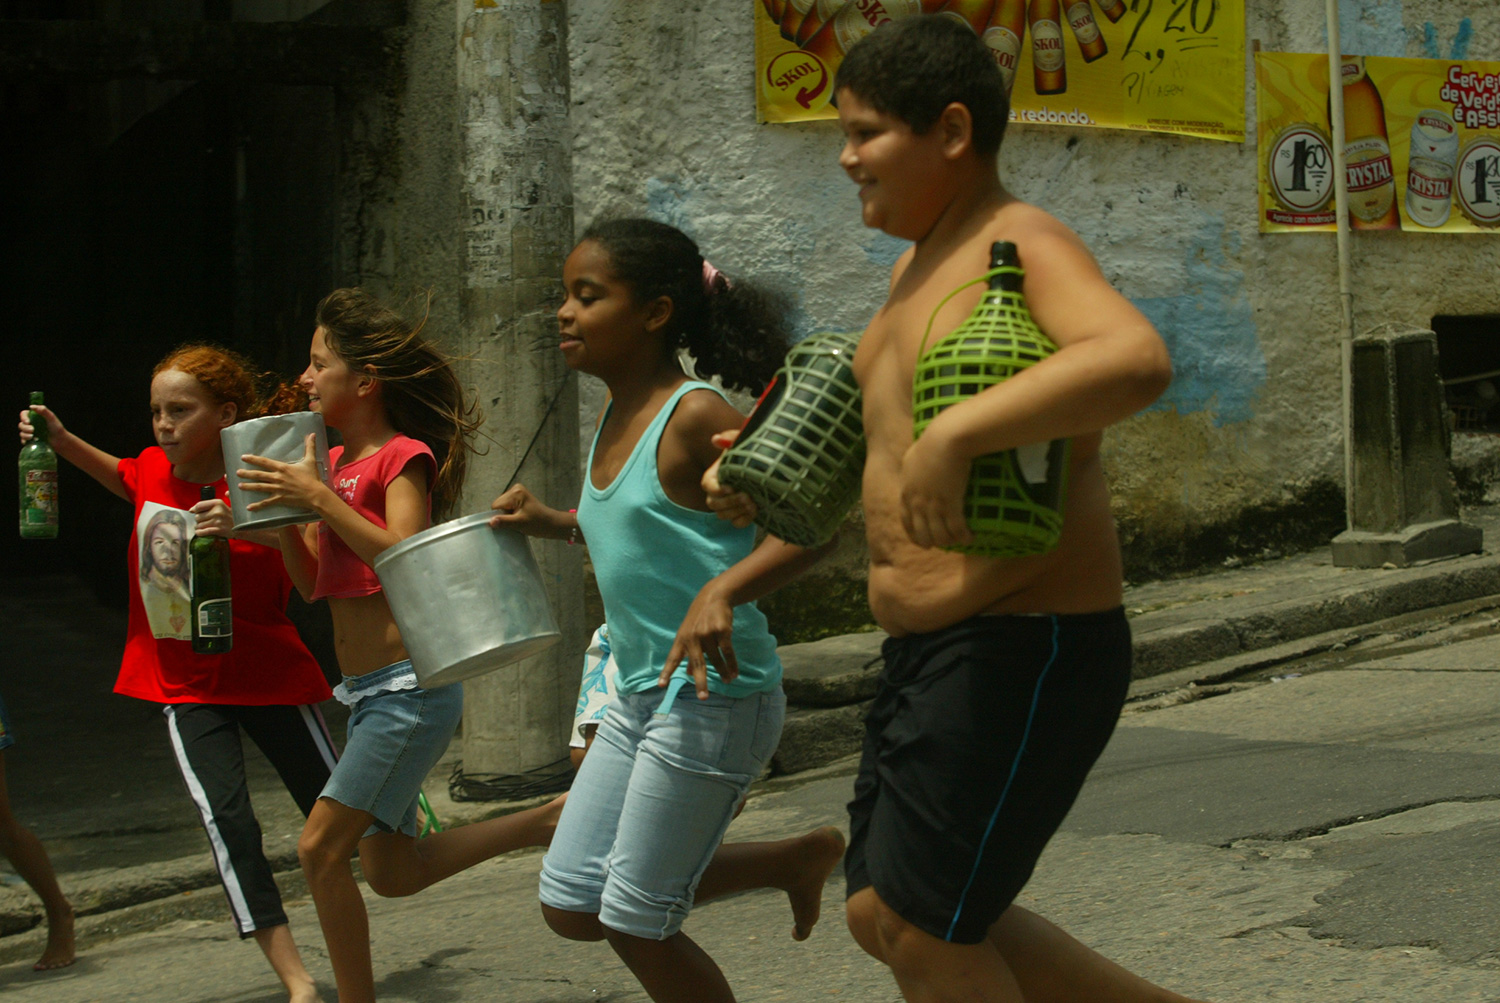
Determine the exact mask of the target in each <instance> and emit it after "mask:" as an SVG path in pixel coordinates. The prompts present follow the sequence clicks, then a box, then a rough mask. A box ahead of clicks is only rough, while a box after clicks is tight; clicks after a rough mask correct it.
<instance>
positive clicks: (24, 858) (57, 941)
mask: <svg viewBox="0 0 1500 1003" xmlns="http://www.w3.org/2000/svg"><path fill="white" fill-rule="evenodd" d="M0 852H3V853H4V854H5V857H6V859H8V860H9V861H10V862H11V866H12V867H14V868H15V869H16V873H17V874H19V875H20V876H21V880H23V881H25V882H26V883H27V884H28V885H30V886H31V890H32V891H34V892H36V894H37V897H38V898H40V899H41V900H42V908H43V909H44V910H46V913H47V946H46V947H45V948H43V949H42V956H41V957H40V958H38V959H37V961H36V963H35V964H34V965H32V966H31V967H32V968H34V969H36V970H37V971H39V972H41V971H47V970H48V969H52V968H65V967H66V966H68V965H71V964H72V963H73V958H74V953H73V951H74V942H73V906H72V905H71V904H70V903H69V902H68V899H67V897H66V896H65V895H63V893H62V889H61V888H59V887H58V884H57V874H56V873H55V872H54V871H53V870H52V861H51V860H49V859H48V858H47V850H46V848H44V847H43V846H42V842H41V840H39V839H37V838H36V836H35V835H34V834H33V833H32V831H31V830H30V829H27V828H26V827H25V826H23V825H21V823H20V822H18V821H16V818H15V816H14V815H12V814H11V813H10V791H9V789H8V788H7V787H6V783H5V753H4V752H0Z"/></svg>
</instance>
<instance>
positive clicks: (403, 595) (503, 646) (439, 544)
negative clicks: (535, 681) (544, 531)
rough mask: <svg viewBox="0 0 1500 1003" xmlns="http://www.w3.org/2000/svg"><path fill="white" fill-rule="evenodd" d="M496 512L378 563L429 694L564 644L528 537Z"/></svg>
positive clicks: (403, 545) (428, 535) (401, 547)
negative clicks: (497, 523)
mask: <svg viewBox="0 0 1500 1003" xmlns="http://www.w3.org/2000/svg"><path fill="white" fill-rule="evenodd" d="M493 515H494V513H493V512H480V513H477V514H475V515H470V516H465V517H464V518H462V519H455V520H453V521H452V522H445V523H443V524H442V525H439V526H434V527H432V528H431V529H427V530H423V531H422V532H420V533H418V534H416V535H415V536H411V537H407V538H406V539H405V540H402V541H401V542H400V543H398V544H396V545H395V546H394V547H391V548H390V549H388V550H386V551H384V552H383V553H381V555H380V556H379V557H377V558H375V565H374V567H375V574H376V575H378V576H379V577H380V584H381V586H382V587H383V588H384V589H385V598H386V601H387V602H389V603H390V607H391V614H392V615H393V616H395V618H396V626H397V627H399V628H401V640H402V642H403V643H404V644H405V645H406V652H407V654H408V655H410V656H411V664H412V668H413V669H415V670H416V673H417V680H418V681H419V682H421V684H422V685H423V686H425V687H428V688H432V687H435V686H446V685H447V684H449V683H456V682H458V681H459V680H460V679H467V678H468V677H470V676H477V675H479V674H480V673H482V672H490V671H493V670H494V669H498V668H500V667H501V666H505V665H509V664H511V663H512V662H519V661H520V660H521V659H523V658H527V657H529V656H531V655H534V654H536V653H537V652H539V651H541V650H543V649H544V648H550V647H551V646H552V645H554V644H556V643H557V642H558V640H559V638H560V637H561V634H560V633H559V632H558V629H557V621H556V620H554V619H553V618H552V609H551V607H550V606H548V605H547V593H546V590H545V589H544V588H543V587H542V573H541V570H540V569H539V568H538V567H537V563H536V558H534V557H533V556H532V555H531V545H530V544H529V543H528V542H527V540H526V537H524V536H522V535H521V534H520V533H517V532H516V531H515V530H511V529H491V528H490V525H489V521H490V517H491V516H493Z"/></svg>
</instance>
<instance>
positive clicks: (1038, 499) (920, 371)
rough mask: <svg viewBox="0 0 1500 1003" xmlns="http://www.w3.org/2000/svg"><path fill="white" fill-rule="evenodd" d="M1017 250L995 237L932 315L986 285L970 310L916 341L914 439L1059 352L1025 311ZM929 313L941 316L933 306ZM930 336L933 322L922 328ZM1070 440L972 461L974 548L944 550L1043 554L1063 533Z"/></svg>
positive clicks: (967, 501) (969, 491)
mask: <svg viewBox="0 0 1500 1003" xmlns="http://www.w3.org/2000/svg"><path fill="white" fill-rule="evenodd" d="M1025 276H1026V273H1025V271H1023V270H1022V268H1021V260H1020V257H1019V256H1018V255H1017V253H1016V245H1015V244H1012V243H1010V242H1009V241H999V242H997V243H996V244H995V245H994V246H993V247H992V248H991V249H990V270H989V271H988V272H986V273H985V274H984V275H983V276H982V277H981V278H978V279H975V280H974V281H973V282H967V283H965V284H964V285H962V286H960V287H959V288H958V289H955V290H954V291H953V292H952V293H949V294H948V296H947V298H945V299H944V300H943V302H942V303H939V304H938V309H939V310H940V309H942V307H943V304H944V303H947V302H948V300H949V299H952V298H953V297H954V296H956V295H958V293H959V292H961V291H962V290H964V289H967V288H968V287H969V286H972V285H975V284H976V283H979V282H988V284H989V289H988V290H986V291H985V294H984V296H983V297H981V298H980V300H979V305H978V306H976V307H975V308H974V312H973V313H971V314H969V316H968V318H967V319H965V320H964V322H963V323H962V324H960V325H958V327H956V328H954V329H953V332H952V333H951V334H949V335H948V336H947V337H945V338H943V339H942V340H940V341H939V342H938V343H937V344H935V345H933V346H932V347H931V348H928V347H927V338H926V337H923V339H922V351H921V352H920V353H919V355H918V357H917V370H916V378H915V380H914V381H913V386H912V418H913V419H914V422H915V425H914V432H915V438H920V437H921V435H922V432H923V430H925V429H926V428H927V426H928V425H929V424H930V423H931V422H932V419H933V418H935V417H937V415H938V414H939V413H940V412H942V410H943V409H944V408H946V407H949V406H950V405H953V404H957V403H959V402H961V401H964V400H967V399H969V398H970V397H974V396H976V395H978V394H979V393H981V392H983V391H984V390H986V389H988V388H989V387H992V386H994V385H995V384H997V383H1001V382H1003V381H1005V380H1008V379H1010V378H1011V377H1012V376H1014V375H1015V374H1016V373H1018V372H1020V371H1021V370H1023V369H1026V368H1027V367H1029V366H1034V365H1036V364H1037V363H1038V362H1040V361H1042V360H1043V359H1045V358H1046V357H1047V356H1049V355H1051V354H1052V353H1053V352H1056V351H1057V346H1056V345H1055V344H1053V343H1052V340H1051V339H1050V338H1048V337H1047V336H1046V335H1045V334H1043V333H1042V331H1041V329H1040V328H1038V327H1037V326H1036V321H1034V320H1032V319H1031V311H1030V310H1028V309H1026V299H1025V297H1024V296H1022V295H1021V283H1022V280H1023V279H1024V278H1025ZM932 313H933V316H934V317H936V316H937V310H934V311H933V312H932ZM927 334H928V335H929V336H930V335H931V334H932V321H931V320H929V321H928V322H927ZM1069 446H1070V441H1069V440H1067V439H1054V440H1053V441H1051V442H1040V443H1035V444H1031V445H1026V446H1020V447H1018V448H1016V449H1007V450H1004V451H1002V452H999V453H990V454H989V455H987V456H981V457H979V458H978V459H976V460H975V461H974V464H973V467H972V469H971V470H970V472H969V483H968V486H967V488H966V489H965V491H964V520H965V521H966V522H967V523H968V525H969V529H970V530H971V531H972V532H973V534H974V539H973V542H971V543H968V544H965V545H963V546H958V547H953V548H950V549H953V550H957V551H960V552H962V553H965V554H977V555H980V556H983V557H1025V556H1028V555H1032V554H1045V553H1046V552H1047V551H1049V550H1051V549H1053V548H1054V547H1056V546H1057V541H1058V539H1059V538H1060V537H1061V536H1062V523H1063V517H1062V512H1063V503H1064V500H1065V497H1066V492H1067V486H1068V454H1069Z"/></svg>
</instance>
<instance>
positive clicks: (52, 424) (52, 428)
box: [17, 404, 67, 446]
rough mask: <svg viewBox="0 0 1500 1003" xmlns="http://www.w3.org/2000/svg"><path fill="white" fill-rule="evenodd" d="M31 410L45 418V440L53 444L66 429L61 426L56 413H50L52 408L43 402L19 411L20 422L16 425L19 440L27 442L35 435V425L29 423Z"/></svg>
mask: <svg viewBox="0 0 1500 1003" xmlns="http://www.w3.org/2000/svg"><path fill="white" fill-rule="evenodd" d="M32 412H35V413H36V414H39V415H41V416H42V417H43V418H44V419H46V421H47V440H48V441H49V442H51V443H53V444H54V446H55V445H56V443H57V440H58V439H60V438H62V437H63V435H64V434H66V432H67V429H65V428H63V423H62V422H61V421H60V420H59V419H58V417H57V415H55V414H53V413H52V409H51V408H49V407H47V405H45V404H38V405H36V406H35V407H30V408H26V409H25V410H23V411H22V412H21V422H20V424H19V426H17V427H18V428H19V430H20V433H21V442H22V443H23V444H24V443H28V442H30V441H31V440H32V439H34V438H35V437H36V426H35V425H33V424H32V423H31V415H32Z"/></svg>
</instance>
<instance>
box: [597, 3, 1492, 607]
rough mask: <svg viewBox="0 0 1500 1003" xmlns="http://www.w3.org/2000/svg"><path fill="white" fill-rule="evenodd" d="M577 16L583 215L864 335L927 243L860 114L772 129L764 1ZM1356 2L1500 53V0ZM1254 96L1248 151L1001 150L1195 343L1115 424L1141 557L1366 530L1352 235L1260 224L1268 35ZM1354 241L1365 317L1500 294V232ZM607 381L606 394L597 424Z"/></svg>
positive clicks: (1370, 21)
mask: <svg viewBox="0 0 1500 1003" xmlns="http://www.w3.org/2000/svg"><path fill="white" fill-rule="evenodd" d="M1248 6H1249V8H1250V10H1249V13H1248V18H1247V39H1258V40H1260V42H1261V44H1262V46H1263V47H1264V48H1266V49H1272V50H1285V51H1302V52H1318V51H1324V49H1325V44H1326V43H1325V32H1324V21H1323V5H1322V4H1320V3H1309V2H1306V0H1250V2H1249V4H1248ZM569 9H570V16H571V23H572V40H571V51H572V62H573V66H572V80H573V108H574V121H573V129H574V136H575V140H574V158H575V177H576V183H575V188H576V205H577V208H578V219H579V224H580V226H582V225H584V224H586V223H587V221H588V220H590V219H591V218H593V217H594V216H595V215H596V214H597V213H599V212H601V211H606V210H612V209H626V210H631V211H637V212H646V213H649V214H650V215H652V216H655V217H657V218H660V219H663V220H666V221H668V222H671V223H674V224H676V225H678V226H680V227H682V228H683V229H684V230H686V231H687V232H688V233H690V234H691V235H693V236H694V237H695V238H696V239H697V240H698V241H699V243H700V244H701V246H702V247H703V249H704V251H705V253H706V254H707V255H708V256H709V257H710V258H711V259H713V261H714V263H715V264H717V265H719V266H720V267H722V268H725V269H727V270H728V271H730V272H731V274H742V275H746V274H748V275H755V276H761V277H764V278H767V279H770V280H773V281H776V282H779V283H780V284H782V285H783V286H785V287H786V288H788V289H789V290H791V291H792V292H793V293H794V295H795V296H796V300H797V303H798V308H799V314H798V326H799V327H800V328H801V330H802V331H804V332H810V331H814V330H822V329H828V328H840V329H859V328H861V327H862V326H863V323H864V321H865V320H866V318H868V316H869V315H870V314H871V312H872V311H873V310H874V309H875V307H876V306H877V305H878V304H879V303H880V301H881V299H882V297H883V295H884V288H885V283H886V281H887V276H888V270H889V267H890V265H891V263H892V261H893V260H894V259H895V257H896V256H897V254H898V253H899V252H900V251H901V250H902V248H903V246H904V245H903V244H902V243H901V242H899V241H896V240H894V239H892V238H889V237H886V236H884V235H883V234H880V233H878V232H875V231H870V230H866V229H864V228H863V227H862V226H861V224H860V221H859V211H858V202H857V199H856V196H855V191H854V188H853V186H852V185H851V184H850V183H849V182H848V181H847V179H846V178H845V177H844V176H843V173H842V172H841V171H840V169H839V168H838V166H837V163H836V156H837V152H838V148H839V146H840V143H841V138H840V134H839V131H838V128H837V125H836V123H827V122H824V123H804V124H796V125H758V124H757V123H756V122H755V101H754V90H753V49H754V43H753V38H752V31H751V18H750V11H751V4H750V2H749V0H698V2H691V3H681V4H642V3H633V2H628V0H573V2H571V3H570V4H569ZM1341 20H1342V25H1343V28H1342V31H1343V39H1344V42H1345V46H1344V47H1345V51H1348V52H1361V53H1366V54H1377V55H1406V56H1415V57H1423V56H1434V57H1435V56H1443V57H1448V56H1450V55H1454V56H1465V57H1467V58H1471V59H1500V6H1496V5H1494V4H1487V3H1478V2H1473V3H1454V2H1446V0H1405V2H1402V0H1343V3H1342V19H1341ZM1245 96H1246V102H1247V108H1248V112H1249V120H1250V121H1249V128H1250V131H1249V135H1247V137H1246V140H1245V142H1244V143H1243V144H1231V143H1220V142H1208V141H1203V140H1194V139H1185V138H1176V137H1172V136H1164V135H1152V134H1134V133H1126V132H1118V131H1108V130H1100V129H1076V128H1067V127H1053V126H1013V127H1012V130H1011V131H1010V133H1009V134H1008V135H1007V138H1006V141H1005V148H1004V150H1003V151H1002V153H1001V173H1002V177H1003V178H1004V179H1005V181H1006V183H1007V184H1008V185H1009V186H1010V187H1011V189H1012V190H1013V191H1014V192H1015V193H1016V194H1017V195H1019V196H1020V197H1021V198H1024V199H1026V200H1028V201H1032V202H1035V203H1038V204H1040V205H1042V206H1043V207H1045V208H1047V209H1048V210H1050V211H1051V212H1053V213H1054V214H1056V215H1057V216H1059V217H1060V218H1061V219H1062V220H1063V221H1065V222H1066V223H1068V224H1069V225H1070V226H1072V227H1073V228H1074V229H1076V230H1077V231H1078V232H1079V233H1080V234H1081V235H1082V236H1083V238H1084V239H1085V240H1086V241H1087V242H1088V244H1089V245H1090V246H1091V247H1092V248H1093V249H1094V252H1095V254H1096V255H1097V256H1098V258H1099V262H1100V264H1101V266H1102V267H1103V270H1104V272H1105V274H1106V275H1107V276H1108V277H1109V279H1110V280H1111V281H1112V282H1114V283H1115V284H1116V286H1117V287H1118V288H1119V289H1120V290H1121V291H1122V292H1124V293H1125V295H1127V296H1128V297H1130V298H1131V299H1132V300H1133V301H1134V302H1135V303H1136V304H1137V305H1138V306H1139V307H1140V308H1141V309H1142V310H1143V311H1144V312H1145V313H1146V314H1147V315H1148V316H1149V317H1150V318H1151V319H1152V320H1153V321H1154V322H1155V323H1156V324H1157V325H1158V327H1159V329H1160V330H1161V332H1162V334H1163V336H1164V337H1165V339H1166V340H1167V342H1168V344H1169V346H1170V347H1171V349H1172V354H1173V359H1174V365H1175V369H1176V378H1175V380H1174V382H1173V385H1172V387H1171V389H1170V390H1168V392H1167V393H1166V395H1165V396H1164V397H1163V398H1162V399H1161V400H1160V401H1159V402H1158V403H1157V405H1156V406H1155V407H1153V408H1152V409H1151V410H1149V411H1148V412H1146V413H1144V414H1142V415H1139V416H1138V417H1136V418H1134V419H1132V420H1130V421H1128V422H1126V423H1124V424H1123V425H1121V426H1119V427H1118V428H1117V429H1115V430H1113V431H1112V432H1111V433H1110V434H1109V436H1108V438H1107V445H1106V450H1107V453H1106V455H1107V461H1108V465H1109V471H1110V476H1111V480H1112V483H1113V488H1114V494H1115V504H1116V513H1117V517H1118V519H1119V522H1120V526H1121V531H1122V539H1123V540H1124V541H1125V543H1126V546H1127V554H1128V556H1129V558H1130V561H1131V565H1132V567H1133V568H1135V569H1136V570H1137V572H1138V573H1139V572H1146V571H1150V570H1153V569H1160V568H1164V567H1168V566H1173V565H1182V564H1188V563H1193V562H1194V561H1198V560H1203V559H1209V558H1214V557H1216V556H1223V554H1224V553H1227V552H1228V551H1231V550H1236V549H1237V550H1240V551H1245V550H1250V551H1252V552H1258V551H1259V550H1260V549H1261V548H1264V547H1269V548H1273V549H1275V548H1279V547H1282V546H1286V545H1289V544H1297V543H1301V544H1303V545H1306V544H1307V543H1311V542H1312V539H1307V538H1306V537H1307V534H1308V533H1309V532H1310V533H1311V534H1312V538H1313V539H1318V540H1326V539H1328V536H1329V535H1331V533H1332V532H1333V531H1336V530H1337V529H1338V528H1341V525H1342V519H1343V515H1342V496H1341V492H1342V486H1341V485H1342V477H1343V473H1342V470H1343V467H1342V446H1341V433H1340V407H1339V399H1340V398H1339V364H1338V359H1339V352H1338V330H1339V314H1338V300H1337V288H1338V286H1337V270H1336V259H1335V248H1334V237H1333V235H1332V234H1302V235H1297V234H1290V235H1267V236H1262V235H1260V234H1259V233H1258V232H1257V226H1256V152H1255V133H1254V77H1253V68H1252V64H1251V61H1250V58H1249V55H1248V53H1247V56H1246V63H1245ZM1353 243H1354V249H1353V265H1354V281H1355V287H1356V289H1357V290H1358V293H1357V299H1356V302H1355V330H1356V333H1358V332H1362V331H1364V330H1366V329H1368V328H1370V327H1373V326H1374V325H1376V324H1378V323H1381V322H1384V321H1396V322H1400V323H1403V324H1414V325H1419V326H1426V325H1427V324H1429V323H1430V321H1431V318H1432V317H1433V316H1434V315H1435V314H1470V313H1487V312H1500V294H1497V293H1496V290H1495V284H1494V281H1493V278H1494V276H1495V274H1496V269H1497V266H1500V241H1497V240H1494V239H1491V238H1488V237H1485V236H1467V235H1415V234H1386V233H1376V234H1356V235H1355V239H1354V241H1353ZM600 399H601V394H600V392H599V391H598V389H597V387H594V388H590V387H588V386H586V387H585V393H584V403H583V409H584V416H585V422H584V424H585V427H587V426H588V425H591V423H592V418H593V415H594V414H595V413H596V412H597V407H598V403H599V400H600ZM1460 452H1461V453H1463V454H1465V455H1469V454H1474V453H1476V450H1475V449H1474V448H1472V445H1470V444H1465V446H1464V448H1462V449H1461V450H1460ZM1489 452H1490V451H1488V450H1485V449H1482V448H1481V449H1478V450H1477V453H1478V454H1480V455H1479V456H1478V457H1473V456H1471V459H1472V460H1473V461H1474V462H1480V461H1481V460H1482V459H1483V457H1485V456H1488V455H1489ZM1299 533H1300V534H1301V536H1302V538H1300V539H1299ZM846 557H847V559H848V560H849V561H851V562H856V563H857V560H856V559H857V555H855V554H849V555H846ZM829 580H833V578H832V576H830V578H829ZM818 588H819V589H820V590H821V589H822V588H823V584H819V586H818Z"/></svg>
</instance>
